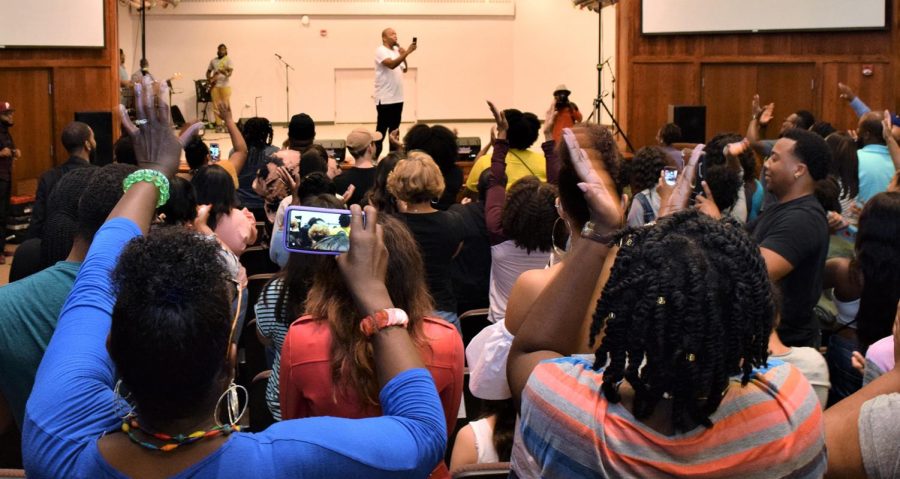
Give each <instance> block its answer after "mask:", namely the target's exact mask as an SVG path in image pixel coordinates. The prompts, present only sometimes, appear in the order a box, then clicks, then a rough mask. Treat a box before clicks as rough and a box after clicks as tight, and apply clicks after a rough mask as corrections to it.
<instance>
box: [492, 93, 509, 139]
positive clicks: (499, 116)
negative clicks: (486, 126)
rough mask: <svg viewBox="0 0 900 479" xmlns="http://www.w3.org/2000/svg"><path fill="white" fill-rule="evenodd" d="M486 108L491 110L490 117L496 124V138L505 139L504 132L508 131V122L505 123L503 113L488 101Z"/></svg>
mask: <svg viewBox="0 0 900 479" xmlns="http://www.w3.org/2000/svg"><path fill="white" fill-rule="evenodd" d="M487 104H488V107H489V108H490V109H491V115H493V116H494V123H496V124H497V138H499V139H501V140H505V139H506V132H507V130H509V122H507V121H506V115H505V114H504V113H503V111H501V110H498V109H497V107H496V106H494V104H493V103H491V101H490V100H489V101H488V102H487Z"/></svg>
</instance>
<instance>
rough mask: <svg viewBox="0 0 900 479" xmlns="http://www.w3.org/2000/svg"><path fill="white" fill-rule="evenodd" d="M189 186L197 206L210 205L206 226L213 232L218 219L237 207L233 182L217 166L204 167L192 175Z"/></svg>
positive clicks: (222, 169) (225, 172)
mask: <svg viewBox="0 0 900 479" xmlns="http://www.w3.org/2000/svg"><path fill="white" fill-rule="evenodd" d="M191 184H192V185H194V192H195V193H196V195H197V204H198V205H212V208H211V209H210V210H209V220H207V221H206V224H207V225H209V227H210V229H212V230H214V231H215V229H216V225H218V223H219V218H221V216H222V215H229V214H231V210H232V209H233V208H236V207H237V206H238V201H237V197H235V194H234V180H232V179H231V175H229V174H228V172H227V171H225V168H222V167H221V166H219V165H206V166H201V167H200V168H199V169H198V170H197V173H194V177H193V178H192V179H191Z"/></svg>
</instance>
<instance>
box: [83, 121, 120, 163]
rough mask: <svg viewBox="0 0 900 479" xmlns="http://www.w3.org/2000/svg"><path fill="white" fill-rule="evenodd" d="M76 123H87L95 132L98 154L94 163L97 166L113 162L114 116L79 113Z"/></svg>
mask: <svg viewBox="0 0 900 479" xmlns="http://www.w3.org/2000/svg"><path fill="white" fill-rule="evenodd" d="M75 121H80V122H82V123H87V124H88V126H90V127H91V130H93V131H94V140H95V141H96V142H97V154H96V155H95V157H94V159H93V163H94V164H95V165H97V166H103V165H108V164H110V163H112V161H113V116H112V113H110V112H108V111H78V112H75Z"/></svg>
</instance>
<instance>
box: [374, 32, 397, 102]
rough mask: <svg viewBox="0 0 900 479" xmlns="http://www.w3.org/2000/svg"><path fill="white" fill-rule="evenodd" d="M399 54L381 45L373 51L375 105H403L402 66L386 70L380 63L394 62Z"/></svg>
mask: <svg viewBox="0 0 900 479" xmlns="http://www.w3.org/2000/svg"><path fill="white" fill-rule="evenodd" d="M398 57H400V52H399V51H396V50H391V49H390V48H388V47H386V46H384V45H381V46H380V47H378V48H376V49H375V104H376V105H390V104H393V103H403V66H402V64H401V65H397V68H388V67H386V66H384V65H383V64H382V63H381V62H383V61H384V60H386V59H388V58H390V59H391V60H395V59H397V58H398Z"/></svg>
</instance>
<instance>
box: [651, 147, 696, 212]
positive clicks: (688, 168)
mask: <svg viewBox="0 0 900 479" xmlns="http://www.w3.org/2000/svg"><path fill="white" fill-rule="evenodd" d="M705 146H706V145H697V146H695V147H694V149H693V150H684V151H683V152H682V154H684V155H686V154H687V153H688V152H690V155H691V156H690V159H689V160H688V161H687V164H686V165H684V169H683V170H682V171H681V174H680V175H678V180H676V182H675V191H673V192H672V193H671V195H669V198H668V199H667V200H666V201H660V205H659V214H658V215H657V217H659V218H662V217H663V216H666V215H671V214H673V213H676V212H678V211H681V210H683V209H685V208H687V205H688V202H689V201H690V200H691V191H692V190H693V185H694V178H696V177H697V165H698V164H699V163H700V157H701V156H703V148H704V147H705Z"/></svg>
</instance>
